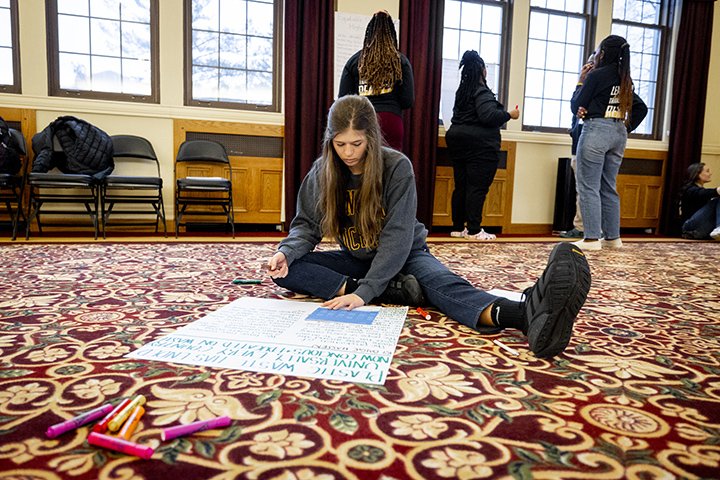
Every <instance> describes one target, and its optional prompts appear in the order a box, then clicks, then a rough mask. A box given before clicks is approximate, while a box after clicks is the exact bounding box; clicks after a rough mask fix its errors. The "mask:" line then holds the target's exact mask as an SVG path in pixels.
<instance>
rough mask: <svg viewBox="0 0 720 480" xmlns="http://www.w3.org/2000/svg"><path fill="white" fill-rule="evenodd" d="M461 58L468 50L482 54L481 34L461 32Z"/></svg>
mask: <svg viewBox="0 0 720 480" xmlns="http://www.w3.org/2000/svg"><path fill="white" fill-rule="evenodd" d="M460 50H462V51H461V52H460V58H462V54H463V53H465V51H466V50H475V51H477V52H478V53H480V33H479V32H471V31H468V30H460Z"/></svg>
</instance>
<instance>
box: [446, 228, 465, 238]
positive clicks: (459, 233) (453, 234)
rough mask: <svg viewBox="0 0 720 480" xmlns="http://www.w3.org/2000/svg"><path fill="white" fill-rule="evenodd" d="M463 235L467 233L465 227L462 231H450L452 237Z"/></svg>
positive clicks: (462, 236)
mask: <svg viewBox="0 0 720 480" xmlns="http://www.w3.org/2000/svg"><path fill="white" fill-rule="evenodd" d="M465 235H467V228H466V229H464V230H463V231H462V232H450V236H451V237H454V238H465Z"/></svg>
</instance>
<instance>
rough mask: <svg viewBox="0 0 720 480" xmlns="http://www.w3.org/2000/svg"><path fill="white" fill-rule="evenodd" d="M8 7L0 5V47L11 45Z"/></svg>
mask: <svg viewBox="0 0 720 480" xmlns="http://www.w3.org/2000/svg"><path fill="white" fill-rule="evenodd" d="M11 34H12V21H11V20H10V8H4V7H0V47H12V36H11Z"/></svg>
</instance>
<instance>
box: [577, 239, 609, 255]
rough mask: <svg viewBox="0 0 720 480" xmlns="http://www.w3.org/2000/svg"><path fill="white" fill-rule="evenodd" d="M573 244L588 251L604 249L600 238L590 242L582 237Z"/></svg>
mask: <svg viewBox="0 0 720 480" xmlns="http://www.w3.org/2000/svg"><path fill="white" fill-rule="evenodd" d="M573 245H575V246H576V247H578V248H579V249H580V250H586V251H593V252H594V251H598V250H600V249H602V243H601V242H600V240H595V241H594V242H588V241H586V240H585V239H582V240H580V241H577V242H573Z"/></svg>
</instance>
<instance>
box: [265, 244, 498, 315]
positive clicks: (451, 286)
mask: <svg viewBox="0 0 720 480" xmlns="http://www.w3.org/2000/svg"><path fill="white" fill-rule="evenodd" d="M369 269H370V262H369V261H362V260H358V259H357V258H355V257H353V256H352V255H350V254H349V253H348V252H345V251H343V250H337V251H332V252H310V253H308V254H307V255H305V256H303V257H300V258H298V259H297V260H295V261H294V262H293V263H292V264H291V265H290V268H289V271H288V274H287V276H286V277H284V278H274V279H273V281H274V282H275V283H276V284H277V285H279V286H281V287H283V288H287V289H288V290H292V291H293V292H298V293H304V294H307V295H312V296H315V297H320V298H324V299H329V298H332V297H334V296H335V295H336V294H337V292H338V290H340V287H342V286H343V285H344V284H345V282H346V281H347V279H348V277H352V278H357V279H360V278H363V277H364V276H365V274H366V273H367V271H368V270H369ZM402 273H405V274H411V275H414V276H415V278H417V281H418V283H419V284H420V286H421V287H422V290H423V293H424V294H425V298H426V299H427V300H428V302H429V303H430V304H431V305H433V306H434V307H435V308H437V309H438V310H440V311H441V312H442V313H444V314H445V315H447V316H448V317H451V318H452V319H453V320H456V321H458V322H460V323H462V324H463V325H465V326H468V327H470V328H474V329H476V328H477V324H478V320H479V319H480V313H482V311H483V310H485V309H486V308H487V307H488V306H489V305H491V304H492V303H493V302H495V300H496V299H497V298H498V297H496V296H494V295H491V294H489V293H487V292H485V291H483V290H479V289H477V288H475V287H474V286H472V285H471V284H470V282H468V281H467V280H465V279H464V278H462V277H461V276H459V275H457V274H455V273H453V272H451V271H450V270H449V269H448V268H447V267H446V266H445V265H444V264H442V263H441V262H440V261H439V260H438V259H437V258H435V257H434V256H433V255H432V254H431V253H430V251H429V250H428V248H427V247H424V248H422V249H417V250H412V251H411V252H410V256H409V257H408V259H407V261H406V262H405V266H403V269H402Z"/></svg>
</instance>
